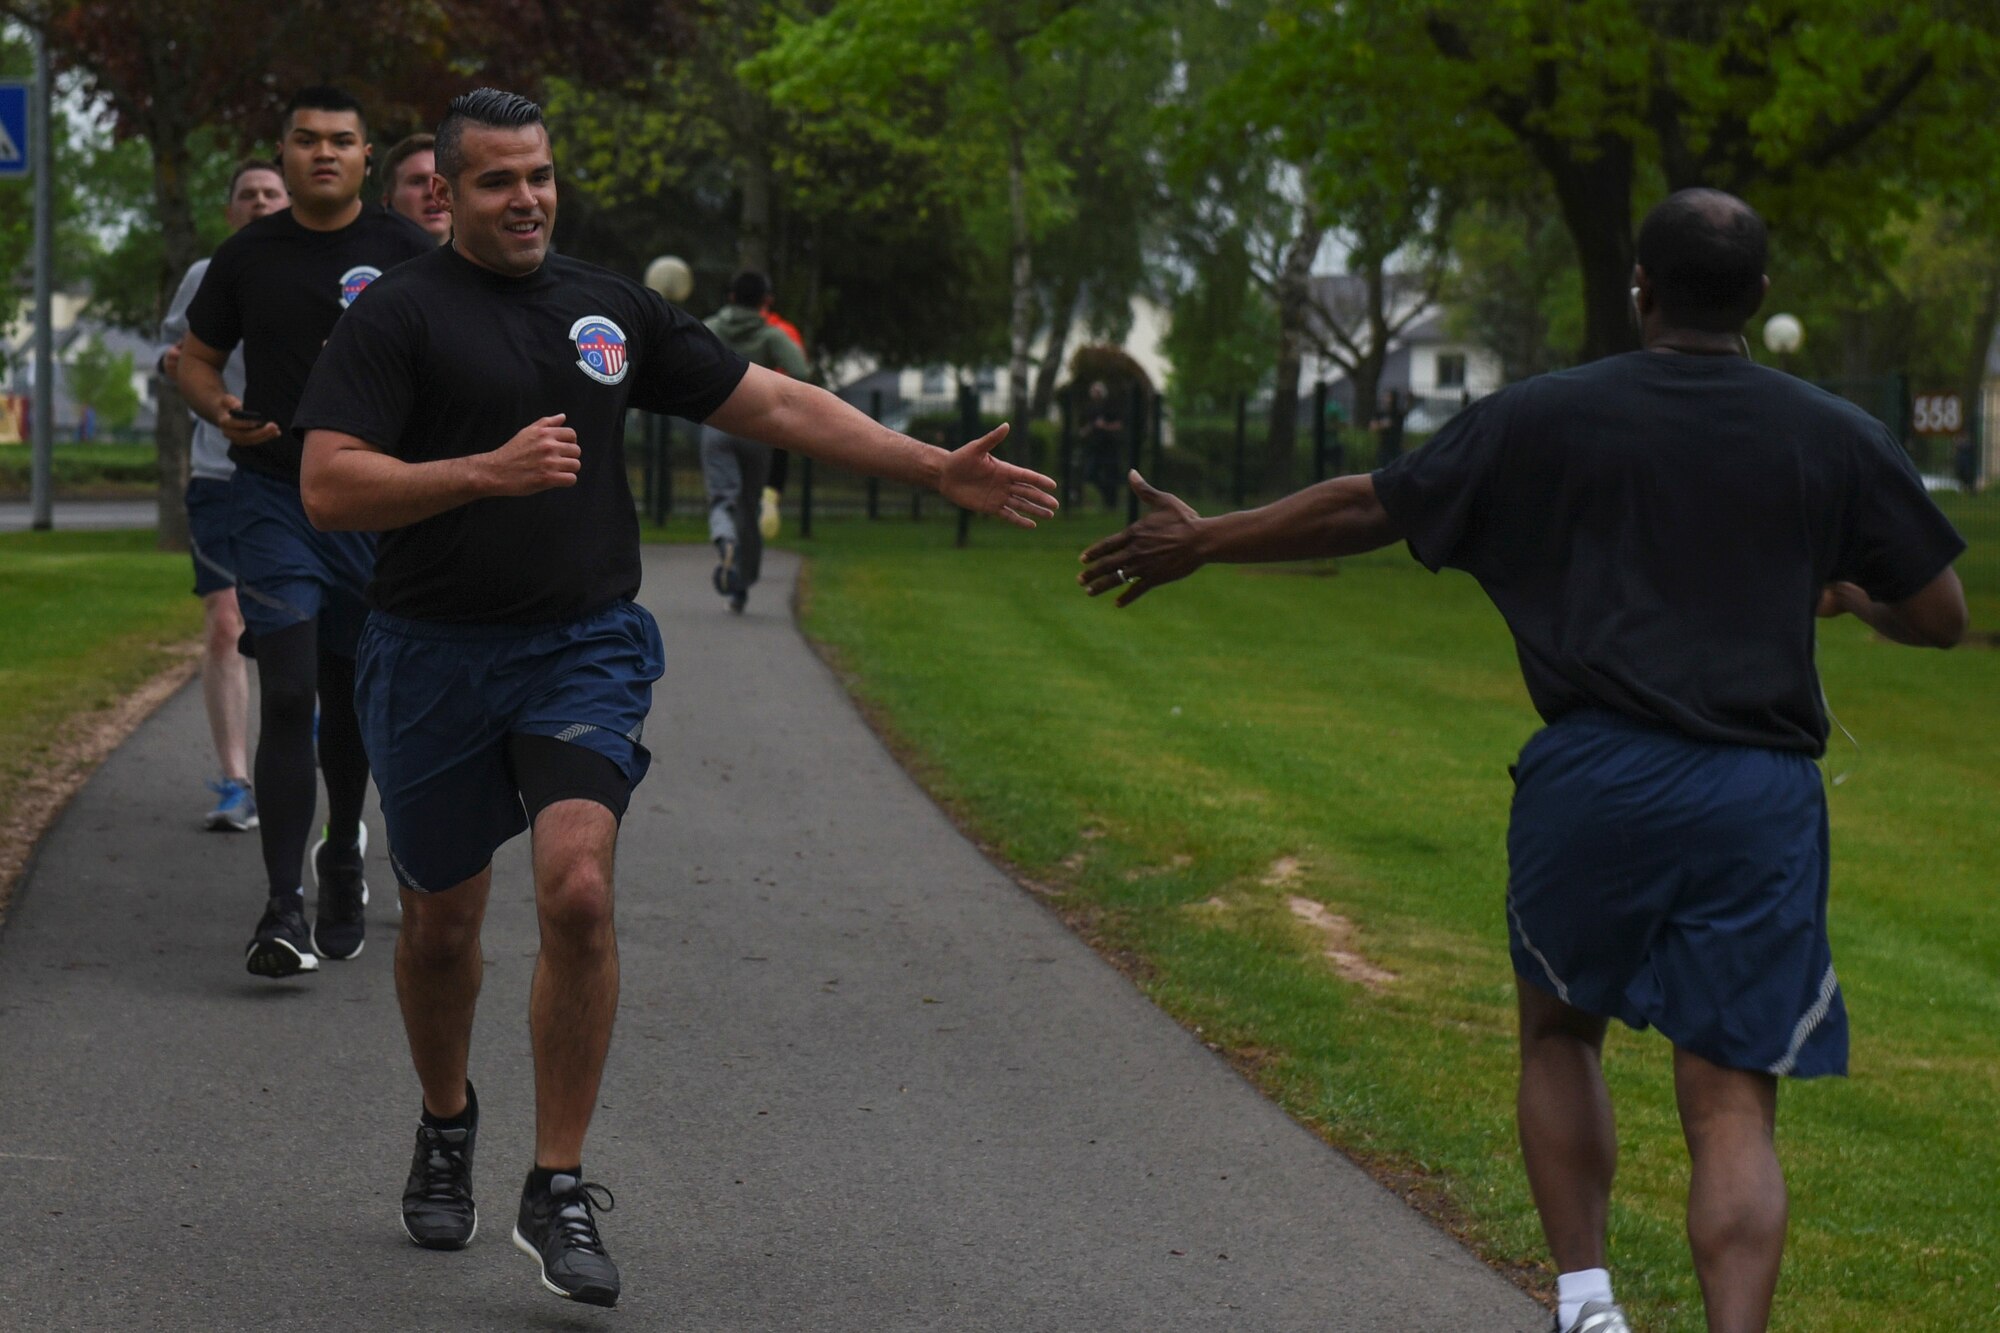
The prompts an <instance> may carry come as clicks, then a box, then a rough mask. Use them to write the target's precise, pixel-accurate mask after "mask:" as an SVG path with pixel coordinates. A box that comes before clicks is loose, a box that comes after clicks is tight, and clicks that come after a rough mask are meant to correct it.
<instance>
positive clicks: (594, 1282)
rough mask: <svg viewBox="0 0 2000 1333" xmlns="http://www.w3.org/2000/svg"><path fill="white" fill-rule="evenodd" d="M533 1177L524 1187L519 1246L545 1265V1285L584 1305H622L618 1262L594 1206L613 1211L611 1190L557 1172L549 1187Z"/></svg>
mask: <svg viewBox="0 0 2000 1333" xmlns="http://www.w3.org/2000/svg"><path fill="white" fill-rule="evenodd" d="M533 1180H534V1177H532V1176H530V1177H529V1184H528V1185H527V1187H526V1188H524V1189H523V1190H522V1191H521V1218H520V1221H518V1222H516V1223H515V1224H514V1245H515V1247H516V1248H517V1249H519V1250H520V1251H521V1252H522V1253H523V1254H527V1255H531V1256H533V1257H534V1259H535V1261H536V1262H537V1263H539V1264H540V1265H541V1266H542V1285H543V1286H545V1287H547V1288H548V1289H549V1290H550V1291H553V1292H554V1293H555V1294H556V1295H558V1296H562V1297H565V1298H567V1299H569V1300H572V1301H582V1302H583V1303H584V1304H585V1305H604V1306H611V1305H616V1304H618V1265H617V1264H614V1263H612V1262H611V1256H610V1255H608V1254H606V1253H605V1252H604V1242H603V1241H602V1240H601V1239H599V1238H598V1235H597V1219H596V1217H595V1216H593V1215H592V1214H593V1210H595V1209H600V1208H601V1209H603V1210H604V1211H605V1212H607V1213H608V1212H610V1211H611V1202H612V1200H611V1191H610V1190H608V1189H606V1188H604V1186H602V1185H597V1184H592V1183H590V1182H588V1181H584V1180H579V1179H578V1178H577V1177H575V1176H572V1175H566V1174H564V1175H557V1176H555V1177H554V1178H553V1179H551V1180H550V1181H549V1186H548V1188H547V1189H546V1190H538V1189H536V1188H535V1187H534V1184H533Z"/></svg>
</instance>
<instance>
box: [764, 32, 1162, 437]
mask: <svg viewBox="0 0 2000 1333" xmlns="http://www.w3.org/2000/svg"><path fill="white" fill-rule="evenodd" d="M1150 14H1151V10H1150V7H1149V6H1146V5H1144V4H1141V3H1138V0H838V2H837V3H835V4H834V5H833V6H832V8H831V9H830V10H829V11H828V12H827V13H825V14H824V15H822V16H820V17H818V18H815V19H813V20H812V21H810V22H798V21H785V22H781V23H780V24H779V26H778V29H777V36H776V40H775V41H774V43H773V44H772V46H771V48H770V49H769V50H768V51H767V52H765V53H764V54H763V55H761V56H759V57H757V58H756V59H755V60H753V61H752V62H750V70H751V72H752V74H753V76H754V77H757V78H759V79H761V80H764V81H765V82H766V84H767V86H768V87H769V89H770V91H771V96H772V99H773V101H774V102H775V103H776V104H778V105H779V106H782V107H786V108H788V109H790V110H792V111H794V112H795V113H797V114H799V115H801V116H803V117H804V118H806V119H809V120H825V121H829V122H833V123H838V124H840V125H842V126H844V127H846V128H847V130H848V131H849V132H851V133H853V134H855V135H856V136H857V137H859V138H862V139H865V140H867V141H870V142H873V143H875V144H877V145H880V146H881V147H882V148H883V149H884V150H886V151H889V152H891V153H894V154H896V155H898V156H903V157H908V158H911V159H915V160H920V161H922V162H923V163H924V164H925V166H926V169H927V170H928V171H929V172H930V173H931V175H932V176H933V178H934V179H936V180H938V181H943V182H949V188H950V189H952V190H953V191H954V192H955V193H956V194H957V195H958V196H959V197H960V198H961V199H963V201H964V209H965V213H964V216H965V218H966V222H967V225H968V228H969V230H970V233H971V235H972V236H973V238H974V240H975V242H976V243H977V244H978V245H980V247H981V248H982V249H984V250H986V251H987V252H988V253H989V254H992V255H996V256H1004V259H1003V263H1004V272H1005V274H1006V293H1007V319H1006V325H1005V327H1006V330H1007V351H1008V357H1007V362H1008V397H1009V400H1010V402H1009V413H1010V415H1011V416H1012V417H1013V418H1014V419H1016V420H1017V421H1024V420H1026V419H1028V417H1029V415H1030V412H1031V410H1032V407H1033V402H1034V394H1033V392H1032V389H1031V386H1030V382H1029V363H1030V350H1031V347H1032V344H1033V342H1034V338H1035V334H1036V332H1037V331H1038V328H1039V327H1040V326H1041V325H1042V324H1043V322H1044V320H1045V318H1046V314H1045V312H1044V310H1043V309H1042V308H1041V307H1042V305H1043V304H1044V302H1043V301H1042V300H1041V299H1038V297H1039V291H1040V288H1039V285H1038V280H1037V269H1036V254H1037V249H1038V247H1040V246H1042V245H1044V244H1046V243H1047V242H1048V241H1049V239H1050V238H1052V237H1053V236H1055V235H1056V234H1057V233H1058V232H1059V231H1060V229H1061V228H1062V227H1063V226H1064V225H1065V224H1067V223H1069V222H1071V221H1072V220H1073V219H1074V218H1075V217H1076V215H1077V205H1076V199H1075V194H1074V190H1075V184H1076V181H1077V179H1078V175H1079V173H1078V165H1079V164H1078V162H1077V161H1076V160H1075V157H1074V151H1075V150H1077V149H1078V148H1079V147H1081V148H1083V149H1085V150H1086V151H1098V150H1100V149H1102V148H1103V147H1104V139H1103V136H1101V135H1098V134H1094V133H1092V132H1091V131H1090V129H1089V126H1090V125H1091V124H1092V123H1093V119H1094V118H1093V116H1092V114H1091V108H1092V107H1093V106H1094V105H1095V104H1096V103H1097V99H1098V95H1099V94H1101V93H1104V92H1107V91H1109V90H1113V89H1117V90H1121V91H1129V90H1131V89H1132V88H1133V87H1134V86H1135V83H1134V81H1133V80H1130V79H1128V78H1125V77H1124V73H1125V71H1124V70H1122V69H1121V70H1117V73H1116V77H1114V76H1113V75H1112V73H1111V72H1112V71H1113V70H1114V68H1115V66H1116V62H1117V61H1119V60H1120V59H1122V57H1121V55H1120V51H1121V49H1129V48H1130V47H1131V46H1132V44H1133V43H1135V42H1141V41H1143V40H1144V38H1145V34H1146V33H1147V31H1148V25H1149V24H1150V23H1151V22H1152V21H1153V20H1152V18H1151V17H1150ZM1158 73H1159V75H1160V76H1161V77H1164V75H1165V73H1166V67H1165V65H1164V64H1162V65H1160V66H1159V68H1158ZM1139 82H1143V80H1141V81H1139ZM1078 106H1082V107H1084V108H1085V111H1084V114H1082V115H1079V116H1072V115H1071V114H1069V113H1070V109H1072V108H1075V107H1078ZM1136 109H1137V108H1135V110H1136ZM1095 123H1096V124H1098V125H1100V126H1101V125H1102V124H1104V123H1105V122H1104V121H1103V120H1102V118H1101V113H1099V115H1098V116H1097V117H1096V118H1095ZM1089 174H1091V173H1089V172H1088V171H1086V175H1089ZM1127 188H1130V187H1129V186H1128V187H1127ZM1048 304H1051V305H1055V306H1062V305H1064V304H1065V301H1064V300H1063V297H1062V296H1061V295H1060V294H1059V295H1058V296H1057V297H1056V299H1055V300H1054V301H1052V302H1048ZM1068 304H1069V305H1070V307H1071V309H1074V300H1072V301H1070V302H1068ZM1103 304H1104V305H1106V306H1109V305H1110V304H1111V302H1109V301H1104V302H1103ZM1068 313H1069V312H1068V311H1062V312H1059V313H1058V314H1057V316H1056V318H1057V319H1058V320H1060V319H1061V318H1062V317H1063V316H1064V315H1066V314H1068ZM1065 327H1066V326H1065Z"/></svg>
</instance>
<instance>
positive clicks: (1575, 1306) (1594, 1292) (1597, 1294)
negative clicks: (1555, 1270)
mask: <svg viewBox="0 0 2000 1333" xmlns="http://www.w3.org/2000/svg"><path fill="white" fill-rule="evenodd" d="M1590 1301H1603V1302H1605V1303H1606V1304H1609V1303H1610V1301H1611V1273H1610V1271H1609V1270H1608V1269H1603V1268H1585V1269H1580V1270H1578V1271H1577V1272H1574V1273H1563V1274H1561V1275H1559V1276H1558V1277H1557V1278H1556V1325H1557V1327H1559V1328H1568V1327H1569V1326H1570V1325H1571V1324H1574V1323H1575V1322H1576V1317H1577V1315H1578V1314H1580V1313H1582V1311H1583V1307H1584V1306H1585V1305H1586V1304H1587V1303H1588V1302H1590Z"/></svg>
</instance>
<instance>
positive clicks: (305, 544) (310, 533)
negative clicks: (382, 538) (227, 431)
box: [229, 467, 375, 657]
mask: <svg viewBox="0 0 2000 1333" xmlns="http://www.w3.org/2000/svg"><path fill="white" fill-rule="evenodd" d="M229 502H230V504H231V506H233V507H234V509H235V511H236V601H237V604H238V605H239V606H240V607H241V608H242V610H243V623H244V624H245V625H247V626H248V627H249V630H250V634H251V636H252V637H253V638H262V637H263V636H264V635H267V634H276V633H277V632H278V631H279V630H282V629H290V628H291V627H292V626H294V625H302V624H304V623H305V622H307V621H309V620H317V621H318V622H319V646H320V647H321V648H324V649H327V650H329V651H332V652H336V653H339V654H340V655H341V656H342V657H352V656H354V645H355V641H356V640H358V639H359V638H360V637H361V626H362V624H363V622H365V621H366V620H367V619H368V602H367V593H368V580H369V577H370V576H371V575H372V574H373V573H374V571H375V536H374V534H373V533H367V532H321V531H320V530H319V529H317V528H315V527H313V525H312V523H311V521H310V520H308V519H307V518H306V509H305V505H304V503H303V502H301V501H300V499H299V488H298V485H297V484H296V483H294V482H287V481H280V480H278V479H277V478H275V477H267V476H265V475H264V474H263V473H261V472H252V471H251V470H250V469H249V468H245V467H239V468H237V469H236V475H235V476H233V477H231V478H230V479H229Z"/></svg>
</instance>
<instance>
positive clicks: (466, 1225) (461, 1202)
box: [403, 1083, 479, 1250]
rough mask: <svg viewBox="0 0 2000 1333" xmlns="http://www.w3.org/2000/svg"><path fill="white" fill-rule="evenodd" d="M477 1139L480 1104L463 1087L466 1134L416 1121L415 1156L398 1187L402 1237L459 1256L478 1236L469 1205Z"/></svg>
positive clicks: (476, 1215) (476, 1221)
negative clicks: (401, 1209)
mask: <svg viewBox="0 0 2000 1333" xmlns="http://www.w3.org/2000/svg"><path fill="white" fill-rule="evenodd" d="M478 1137H479V1098H478V1097H477V1096H475V1095H474V1094H473V1091H472V1085H471V1084H470V1083H468V1084H466V1085H465V1128H463V1129H435V1128H433V1127H431V1126H430V1125H427V1124H424V1123H423V1122H422V1121H419V1122H418V1124H417V1151H416V1155H415V1156H413V1157H412V1158H411V1159H410V1179H409V1181H408V1183H406V1184H405V1185H404V1186H403V1234H404V1235H406V1236H408V1237H409V1238H410V1239H411V1240H412V1241H413V1242H415V1243H416V1244H418V1245H421V1246H422V1247H423V1248H424V1249H427V1250H462V1249H464V1248H465V1247H466V1246H468V1245H470V1244H471V1243H472V1237H473V1235H474V1234H475V1233H477V1232H478V1230H479V1210H478V1209H477V1208H475V1207H473V1204H472V1145H473V1143H474V1142H475V1141H476V1140H477V1139H478Z"/></svg>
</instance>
